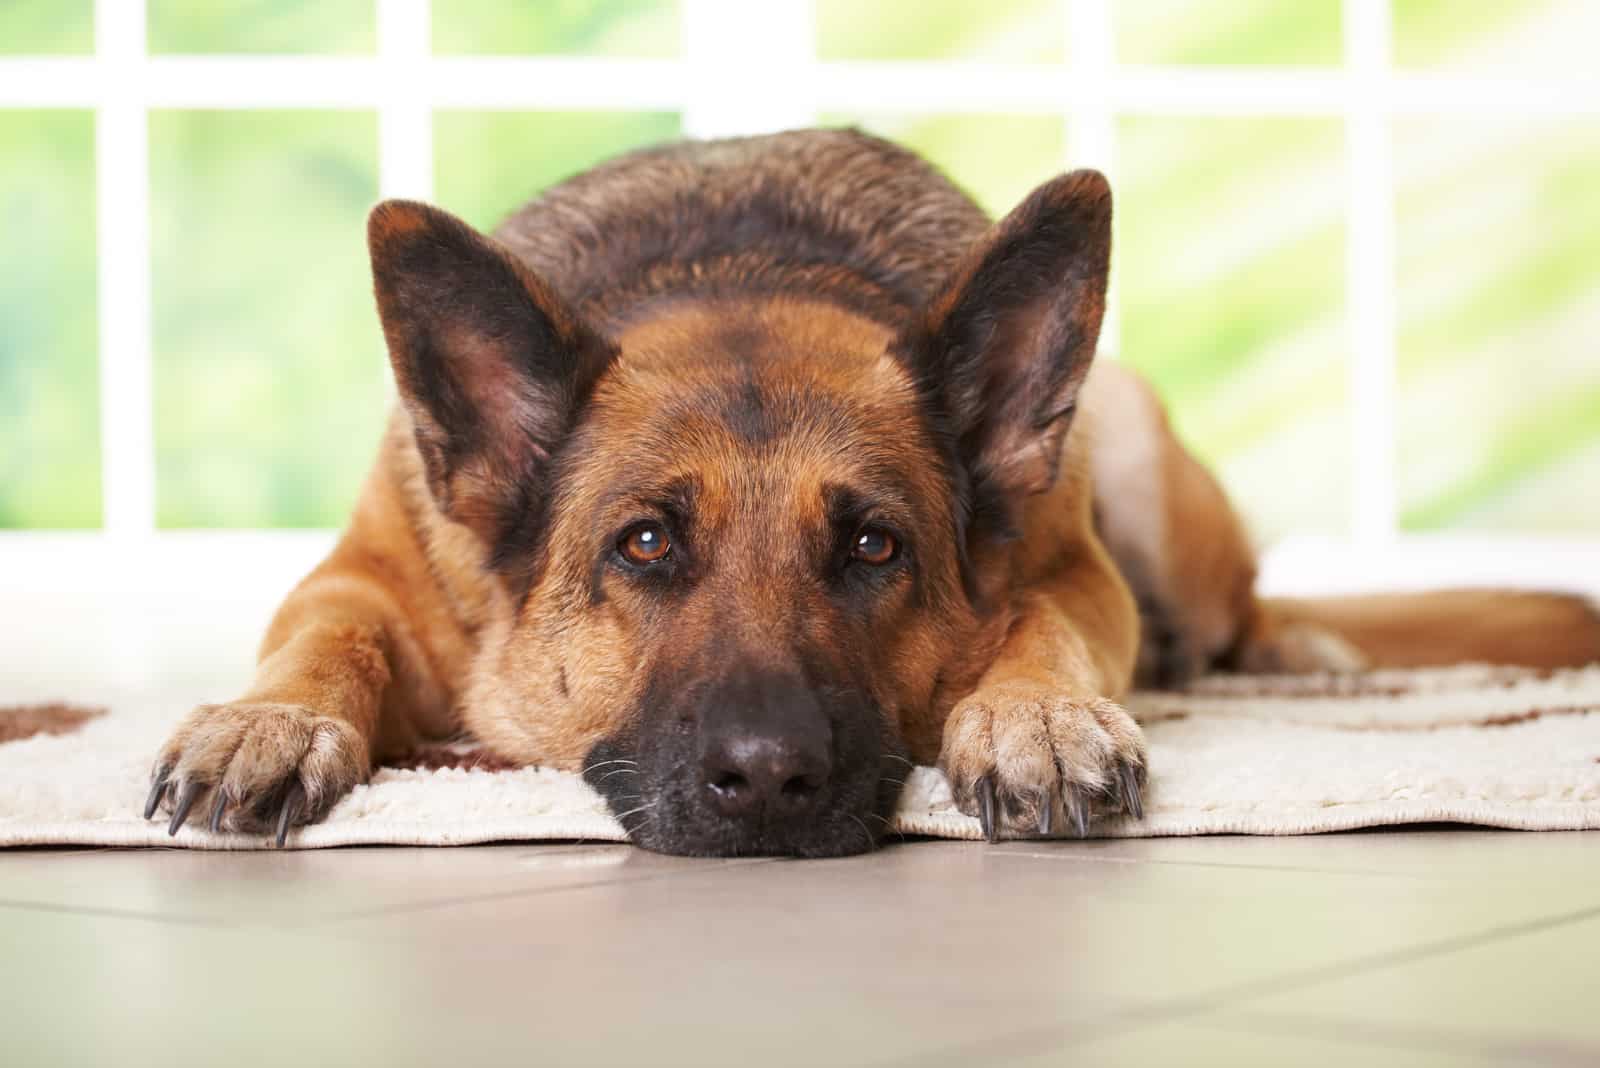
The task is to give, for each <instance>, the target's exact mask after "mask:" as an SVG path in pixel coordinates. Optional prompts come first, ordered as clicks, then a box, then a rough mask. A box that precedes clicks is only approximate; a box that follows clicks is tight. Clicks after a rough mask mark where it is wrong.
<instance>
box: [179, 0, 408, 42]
mask: <svg viewBox="0 0 1600 1068" xmlns="http://www.w3.org/2000/svg"><path fill="white" fill-rule="evenodd" d="M374 17H375V16H374V3H373V0H270V2H266V3H264V2H262V0H150V7H149V23H148V30H149V35H150V51H152V52H244V53H251V52H262V53H271V52H281V53H315V52H338V53H350V52H371V51H372V50H373V45H374V41H375V40H376V36H377V30H376V27H375V23H374Z"/></svg>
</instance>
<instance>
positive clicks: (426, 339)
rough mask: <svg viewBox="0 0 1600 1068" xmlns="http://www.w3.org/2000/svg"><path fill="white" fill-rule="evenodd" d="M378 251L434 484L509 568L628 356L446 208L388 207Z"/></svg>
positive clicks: (384, 306)
mask: <svg viewBox="0 0 1600 1068" xmlns="http://www.w3.org/2000/svg"><path fill="white" fill-rule="evenodd" d="M367 245H368V248H369V250H370V252H371V254H372V279H373V287H374V289H375V291H376V294H377V298H378V315H379V317H380V318H381V319H382V321H383V333H384V336H385V338H386V339H387V340H388V343H389V361H390V363H391V364H392V365H393V366H394V376H395V382H396V384H397V385H398V387H399V391H400V398H401V401H402V403H403V404H404V405H405V407H406V410H407V412H408V413H409V414H410V416H411V423H412V426H413V427H414V429H415V433H416V440H417V449H418V451H419V452H420V453H421V455H422V462H423V466H424V468H425V469H426V471H427V477H428V486H429V489H430V490H431V491H432V493H433V496H434V499H435V500H436V501H437V502H438V504H439V507H440V508H441V509H442V510H443V511H444V513H445V514H446V515H447V516H449V517H450V518H451V519H453V520H455V521H457V522H459V523H463V524H465V525H466V526H468V527H470V528H472V529H473V530H474V531H475V532H476V533H477V534H478V536H479V537H480V538H481V539H482V540H483V542H484V544H485V546H487V547H488V548H489V549H490V551H491V553H492V554H493V557H494V558H495V559H496V560H497V561H501V560H502V559H503V557H504V555H505V552H506V549H507V544H508V539H511V538H513V537H514V536H515V535H516V534H517V533H518V532H519V531H521V530H524V529H525V527H526V525H527V524H528V523H529V522H531V521H533V520H534V519H535V517H537V516H538V514H539V513H540V511H541V508H540V505H541V504H542V502H543V499H544V495H545V489H546V481H547V479H548V477H549V473H550V472H549V464H550V459H551V457H552V455H554V453H555V451H556V449H557V448H559V446H560V444H561V442H562V440H563V439H564V438H565V436H566V434H567V432H568V431H569V430H570V429H571V426H572V424H573V422H574V421H575V419H576V417H577V414H578V411H579V409H580V408H581V407H582V405H583V403H584V401H585V400H586V399H587V397H588V395H589V393H590V391H591V390H592V389H593V387H594V384H595V381H596V380H597V379H598V378H599V376H600V374H601V372H602V371H603V370H604V369H605V367H606V365H607V364H608V363H609V361H610V359H611V357H612V356H613V355H614V352H615V350H614V348H613V347H612V346H611V344H610V343H609V342H607V341H606V340H605V339H603V338H601V337H600V336H599V335H598V334H597V333H595V332H594V331H593V330H591V329H590V328H589V327H588V326H586V325H585V324H584V323H583V322H582V321H581V320H580V319H579V318H578V317H577V315H576V314H574V313H573V312H572V311H571V310H569V309H568V308H567V307H566V306H565V304H564V303H563V302H562V301H561V299H560V298H559V297H557V295H556V294H555V292H554V291H553V290H552V289H551V288H550V287H549V286H548V285H546V284H545V283H544V282H543V281H542V280H540V279H539V278H537V277H535V276H534V274H533V273H532V272H531V271H529V270H528V269H527V268H526V267H524V266H523V265H522V264H521V263H520V262H518V261H517V260H516V259H515V258H514V257H513V256H512V255H511V254H510V253H509V252H507V251H506V250H505V249H503V248H501V247H500V246H499V245H497V244H495V243H494V242H493V241H491V240H490V239H489V238H486V237H484V236H483V235H481V234H479V233H478V232H477V231H476V230H474V229H472V227H470V226H468V225H467V224H466V223H464V222H461V221H460V220H459V219H457V218H455V217H454V216H452V215H449V214H447V213H446V212H443V211H440V210H439V209H437V208H432V207H429V206H428V205H426V204H417V203H413V202H410V201H402V200H390V201H386V202H384V203H382V204H379V205H378V206H377V207H376V208H374V209H373V211H372V215H371V216H370V217H369V219H368V221H367Z"/></svg>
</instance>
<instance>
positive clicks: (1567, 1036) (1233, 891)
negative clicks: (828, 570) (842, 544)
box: [0, 830, 1600, 1066]
mask: <svg viewBox="0 0 1600 1068" xmlns="http://www.w3.org/2000/svg"><path fill="white" fill-rule="evenodd" d="M0 962H4V964H3V967H0V1064H5V1065H19V1066H20V1065H35V1064H47V1063H78V1064H83V1063H125V1064H126V1063H132V1064H156V1063H160V1064H163V1065H175V1064H230V1065H232V1064H253V1063H263V1064H265V1063H272V1064H285V1063H289V1064H308V1065H321V1064H333V1063H362V1064H366V1063H373V1064H411V1063H418V1064H422V1063H428V1064H443V1063H453V1062H456V1061H458V1060H459V1061H462V1062H467V1061H480V1062H488V1063H514V1062H515V1063H544V1064H567V1063H608V1064H678V1063H685V1064H688V1063H693V1064H699V1065H706V1064H756V1065H769V1064H771V1065H779V1064H807V1065H829V1064H855V1063H867V1064H923V1065H947V1064H949V1065H955V1064H985V1065H987V1064H1028V1065H1040V1064H1055V1063H1062V1064H1066V1063H1073V1064H1129V1065H1161V1064H1219V1065H1223V1064H1225V1065H1239V1064H1272V1065H1280V1064H1325V1063H1326V1064H1340V1065H1343V1064H1351V1063H1361V1064H1407V1065H1411V1064H1425V1065H1436V1064H1437V1065H1447V1064H1471V1065H1486V1064H1587V1065H1593V1064H1600V1001H1597V1000H1596V994H1595V992H1596V990H1600V835H1596V834H1544V835H1535V834H1513V833H1496V832H1477V831H1461V830H1418V831H1406V832H1387V833H1368V834H1358V835H1342V836H1332V837H1319V838H1287V839H1249V838H1204V839H1183V840H1145V841H1131V842H1129V841H1125V842H1086V843H1071V844H1067V843H1062V844H1032V843H1028V844H1023V843H1017V844H1007V845H1000V846H984V845H976V844H965V843H952V842H912V843H906V844H897V845H895V846H892V847H890V848H888V849H886V850H884V851H883V852H881V853H879V854H877V855H874V856H868V857H859V858H852V859H846V860H836V861H691V860H680V859H675V858H668V857H660V856H655V855H652V854H648V853H644V852H641V851H638V850H634V849H632V848H629V847H618V846H586V845H581V844H579V845H527V846H519V845H510V846H500V847H489V848H476V849H441V850H417V849H357V850H337V851H321V852H304V853H292V852H291V853H254V854H243V855H231V854H214V853H213V854H207V853H192V852H184V851H82V852H77V851H65V852H63V851H25V852H11V853H0Z"/></svg>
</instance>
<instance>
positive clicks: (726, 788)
mask: <svg viewBox="0 0 1600 1068" xmlns="http://www.w3.org/2000/svg"><path fill="white" fill-rule="evenodd" d="M749 785H750V781H749V780H748V779H746V778H745V777H744V776H743V775H740V774H739V773H738V772H736V771H728V772H724V773H723V774H721V775H718V776H717V777H716V778H715V779H712V780H711V788H712V789H713V790H715V791H716V792H717V793H719V794H732V793H737V792H738V791H740V790H742V789H744V788H745V787H746V786H749Z"/></svg>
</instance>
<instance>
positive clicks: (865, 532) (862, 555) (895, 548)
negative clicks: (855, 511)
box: [850, 527, 900, 567]
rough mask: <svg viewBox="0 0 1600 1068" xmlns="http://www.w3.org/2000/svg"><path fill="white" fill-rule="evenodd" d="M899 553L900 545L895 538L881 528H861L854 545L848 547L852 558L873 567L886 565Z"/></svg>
mask: <svg viewBox="0 0 1600 1068" xmlns="http://www.w3.org/2000/svg"><path fill="white" fill-rule="evenodd" d="M899 551H900V543H899V542H898V541H896V540H895V536H894V535H893V534H890V533H889V532H888V531H887V530H884V529H882V528H881V527H862V528H861V530H860V531H858V532H857V534H856V540H855V543H854V544H852V545H851V546H850V555H851V556H852V557H854V558H855V559H857V560H860V561H861V562H862V563H863V564H871V565H873V566H874V567H880V566H882V565H883V564H887V563H888V562H889V561H890V560H893V559H894V558H895V554H896V553H898V552H899Z"/></svg>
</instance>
